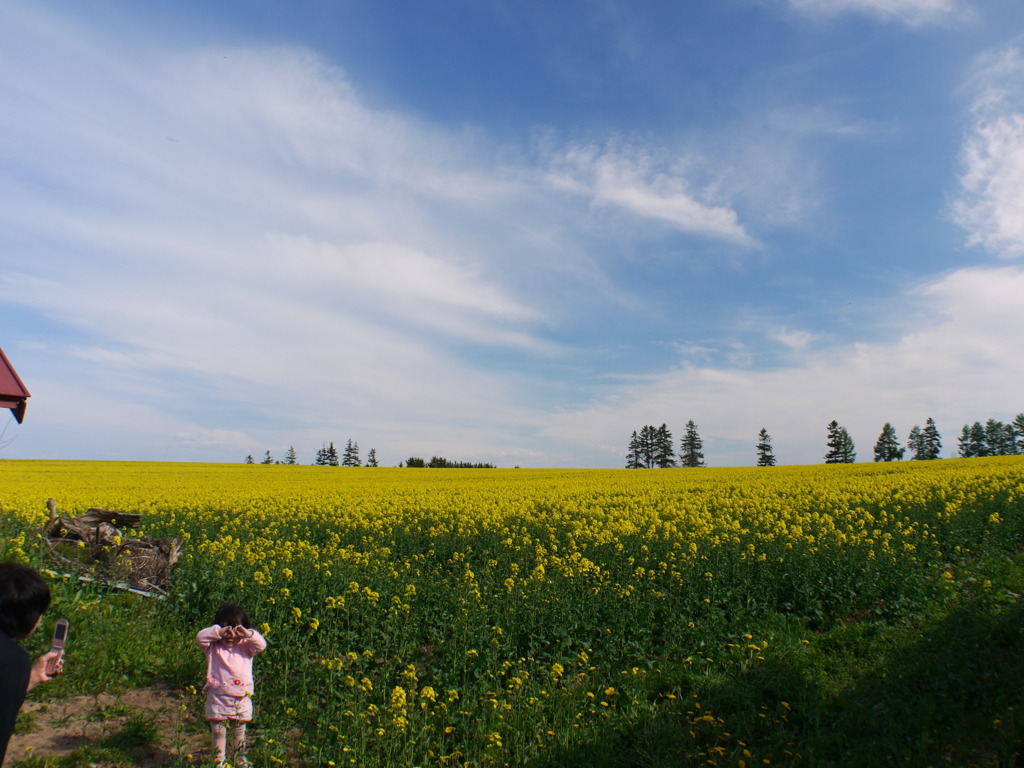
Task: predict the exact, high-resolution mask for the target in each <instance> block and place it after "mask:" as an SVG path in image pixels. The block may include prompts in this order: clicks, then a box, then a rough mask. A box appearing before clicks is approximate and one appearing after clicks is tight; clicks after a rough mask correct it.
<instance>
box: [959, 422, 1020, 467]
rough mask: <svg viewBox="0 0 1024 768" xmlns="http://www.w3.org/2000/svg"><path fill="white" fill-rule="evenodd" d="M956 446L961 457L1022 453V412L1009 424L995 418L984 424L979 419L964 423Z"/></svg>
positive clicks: (970, 457) (971, 457) (1015, 454)
mask: <svg viewBox="0 0 1024 768" xmlns="http://www.w3.org/2000/svg"><path fill="white" fill-rule="evenodd" d="M957 447H958V448H959V451H960V457H961V458H963V459H973V458H978V457H982V456H1018V455H1021V454H1024V413H1018V414H1017V415H1016V416H1015V417H1014V419H1013V421H1011V422H1010V423H1009V424H1004V423H1003V422H1001V421H997V420H996V419H989V420H988V421H986V422H985V424H984V425H982V423H981V422H980V421H976V422H974V423H973V424H972V425H970V426H967V425H966V424H964V428H963V430H961V432H960V440H959V441H958V443H957Z"/></svg>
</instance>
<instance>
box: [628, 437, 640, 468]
mask: <svg viewBox="0 0 1024 768" xmlns="http://www.w3.org/2000/svg"><path fill="white" fill-rule="evenodd" d="M643 468H644V465H643V461H642V460H641V459H640V435H638V434H637V433H636V430H635V429H634V430H633V434H632V435H630V438H629V446H628V447H627V448H626V469H643Z"/></svg>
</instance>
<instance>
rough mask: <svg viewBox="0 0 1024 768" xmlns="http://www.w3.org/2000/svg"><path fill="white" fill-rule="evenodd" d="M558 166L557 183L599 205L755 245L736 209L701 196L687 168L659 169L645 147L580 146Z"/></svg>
mask: <svg viewBox="0 0 1024 768" xmlns="http://www.w3.org/2000/svg"><path fill="white" fill-rule="evenodd" d="M552 165H553V167H552V170H551V173H550V174H549V177H548V179H549V182H550V183H551V185H552V186H554V187H555V188H557V189H562V190H566V191H569V192H573V193H576V194H579V195H583V196H585V197H587V198H589V199H590V200H591V201H592V203H593V204H594V205H596V206H599V207H610V208H617V209H621V210H624V211H627V212H629V213H631V214H633V215H635V216H638V217H640V218H643V219H652V220H656V221H662V222H664V223H666V224H668V225H669V226H671V227H673V228H675V229H678V230H679V231H681V232H687V233H691V234H697V235H701V236H704V237H710V238H714V239H719V240H726V241H729V242H733V243H736V244H738V245H741V246H744V247H752V246H754V245H755V242H754V239H753V238H752V237H751V236H750V235H749V234H748V233H747V232H746V231H745V229H744V228H743V226H742V225H741V224H740V223H739V216H738V215H737V213H736V211H735V210H733V209H732V208H730V207H728V206H727V205H722V204H717V203H716V202H714V201H711V200H707V199H705V200H701V199H699V196H698V195H697V194H695V193H694V192H693V191H691V190H690V188H689V187H690V185H689V184H688V182H687V179H686V176H685V172H684V171H683V170H682V169H680V168H664V169H659V168H656V167H655V163H654V162H653V160H652V158H651V157H650V156H649V155H647V154H646V153H644V152H641V151H615V150H610V149H608V150H602V149H599V148H598V147H596V146H593V145H590V146H584V145H576V146H571V147H569V148H568V149H566V150H565V152H564V153H563V154H562V155H561V156H559V157H557V158H556V159H555V161H554V162H553V164H552ZM704 196H705V197H710V196H711V195H710V190H705V195H704Z"/></svg>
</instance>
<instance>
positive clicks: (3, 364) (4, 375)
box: [0, 349, 31, 424]
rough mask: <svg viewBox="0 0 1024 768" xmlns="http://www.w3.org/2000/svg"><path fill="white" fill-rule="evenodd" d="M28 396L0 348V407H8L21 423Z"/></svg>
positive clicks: (23, 385)
mask: <svg viewBox="0 0 1024 768" xmlns="http://www.w3.org/2000/svg"><path fill="white" fill-rule="evenodd" d="M29 397H31V395H30V394H29V393H28V389H27V388H26V387H25V384H24V383H23V382H22V380H21V378H20V377H19V376H18V372H17V371H15V370H14V366H13V365H11V361H10V360H8V359H7V355H5V354H4V351H3V349H0V407H2V408H10V409H11V413H13V414H14V418H15V419H17V420H18V423H19V424H21V422H22V421H24V419H25V408H26V407H27V405H28V398H29Z"/></svg>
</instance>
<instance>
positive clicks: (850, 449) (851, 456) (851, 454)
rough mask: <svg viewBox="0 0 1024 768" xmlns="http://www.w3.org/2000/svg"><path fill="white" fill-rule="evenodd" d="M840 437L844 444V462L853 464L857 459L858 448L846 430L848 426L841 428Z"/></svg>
mask: <svg viewBox="0 0 1024 768" xmlns="http://www.w3.org/2000/svg"><path fill="white" fill-rule="evenodd" d="M839 438H840V442H841V445H842V456H843V463H844V464H853V463H854V462H855V461H857V448H856V446H855V445H854V444H853V438H852V437H850V433H849V432H847V431H846V427H840V428H839Z"/></svg>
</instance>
